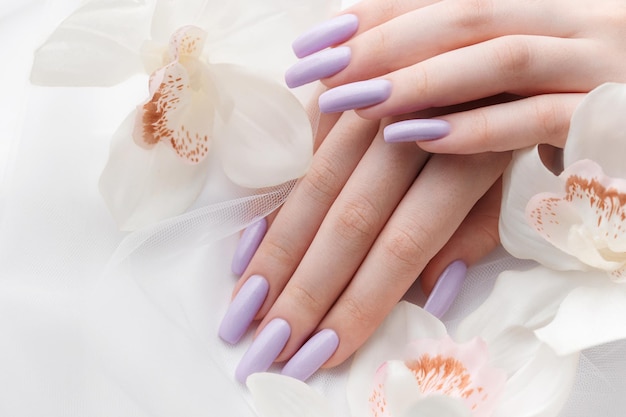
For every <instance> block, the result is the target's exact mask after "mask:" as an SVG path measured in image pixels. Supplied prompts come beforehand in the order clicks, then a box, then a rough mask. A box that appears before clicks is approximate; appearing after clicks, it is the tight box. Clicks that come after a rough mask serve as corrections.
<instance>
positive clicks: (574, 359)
mask: <svg viewBox="0 0 626 417" xmlns="http://www.w3.org/2000/svg"><path fill="white" fill-rule="evenodd" d="M577 367H578V354H573V355H568V356H558V355H557V354H556V353H555V352H554V351H553V350H551V349H550V348H549V347H547V346H546V345H540V346H539V348H538V349H537V350H536V352H535V353H534V355H533V356H532V357H531V358H530V359H529V360H528V361H527V363H526V364H525V365H524V366H522V367H521V368H520V369H519V370H518V371H517V372H516V373H515V374H514V375H512V376H511V377H510V378H509V380H508V381H507V383H506V388H505V392H504V394H503V396H502V397H501V399H500V401H499V406H498V408H497V409H496V411H495V413H494V417H509V416H511V415H515V416H516V417H554V416H557V415H558V414H559V412H560V411H561V409H562V408H563V405H564V404H565V401H567V398H568V397H569V394H570V391H571V388H572V386H573V384H574V380H575V377H576V369H577Z"/></svg>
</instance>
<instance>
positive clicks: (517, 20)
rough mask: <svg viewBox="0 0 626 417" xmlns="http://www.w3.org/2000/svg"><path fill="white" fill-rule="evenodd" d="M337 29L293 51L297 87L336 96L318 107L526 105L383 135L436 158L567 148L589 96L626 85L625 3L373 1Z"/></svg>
mask: <svg viewBox="0 0 626 417" xmlns="http://www.w3.org/2000/svg"><path fill="white" fill-rule="evenodd" d="M333 21H334V22H336V24H335V25H333V24H330V23H328V22H327V23H325V24H323V25H321V26H320V27H318V28H315V29H313V30H311V31H309V32H308V33H306V34H305V35H303V36H302V37H301V38H300V39H298V40H297V41H296V42H295V43H294V49H295V50H296V52H299V55H300V56H304V59H302V60H301V61H300V62H299V63H297V64H296V65H295V66H294V67H293V68H292V69H290V70H289V71H288V73H287V77H286V78H287V80H288V81H290V84H291V85H292V86H295V85H299V84H302V83H304V82H309V81H312V80H314V79H318V78H322V79H323V82H324V84H326V85H327V86H328V87H330V88H331V89H330V90H329V91H328V92H326V93H325V94H324V95H322V97H320V107H321V108H322V111H328V112H334V111H344V110H348V109H358V110H357V113H358V114H359V115H361V116H362V117H365V118H368V119H372V120H377V119H380V118H383V117H388V116H393V115H400V114H406V113H409V112H413V111H417V110H421V109H426V108H431V107H442V106H451V105H456V104H459V103H465V102H468V101H474V100H478V99H482V98H486V97H490V96H494V95H497V94H501V93H510V94H515V95H518V96H519V99H518V100H515V101H512V102H507V103H504V104H498V105H493V106H488V107H482V108H477V109H474V110H471V111H467V112H458V113H453V114H449V115H446V116H444V117H441V118H440V119H438V120H436V121H434V122H433V121H423V120H418V121H414V122H410V123H403V124H401V125H400V126H395V127H392V128H389V129H388V131H387V132H386V134H385V138H386V139H387V140H388V141H391V142H396V141H418V143H419V145H420V147H422V148H423V149H424V150H426V151H429V152H437V153H465V154H469V153H476V152H486V151H490V150H493V151H503V150H511V149H519V148H522V147H525V146H528V145H531V144H534V143H537V142H539V141H544V142H547V143H550V144H552V145H555V146H562V145H563V142H564V141H565V138H566V134H567V129H568V126H569V120H570V118H571V115H572V113H573V111H574V109H575V107H576V106H577V104H578V103H579V102H580V100H581V99H582V96H583V94H584V93H587V92H589V91H590V90H592V89H593V88H595V87H597V86H598V85H600V84H602V83H604V82H608V81H615V82H626V47H625V46H624V41H623V40H624V38H625V37H626V5H624V3H623V2H621V1H619V0H601V1H596V0H574V1H570V0H539V1H532V2H530V3H529V2H519V1H515V0H441V1H433V0H363V1H362V2H360V3H358V4H356V5H355V6H353V7H352V8H351V9H349V10H347V11H345V12H344V14H342V15H341V16H339V17H338V18H335V19H333ZM333 21H331V22H333ZM340 29H342V30H340ZM347 29H350V30H347ZM328 46H333V48H331V49H324V48H326V47H328ZM314 51H319V52H314ZM468 132H473V134H472V135H469V134H467V133H468Z"/></svg>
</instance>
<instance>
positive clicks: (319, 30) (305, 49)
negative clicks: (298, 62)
mask: <svg viewBox="0 0 626 417" xmlns="http://www.w3.org/2000/svg"><path fill="white" fill-rule="evenodd" d="M358 28H359V19H358V18H357V17H356V16H355V15H353V14H344V15H341V16H337V17H335V18H333V19H330V20H327V21H325V22H323V23H320V24H319V25H317V26H315V27H313V28H311V29H310V30H308V31H306V32H305V33H303V34H302V35H300V36H298V38H297V39H296V40H295V41H294V42H293V44H292V48H293V52H294V53H295V54H296V56H297V57H298V58H304V57H305V56H308V55H311V54H312V53H315V52H319V51H321V50H322V49H325V48H328V47H329V46H333V45H336V44H338V43H341V42H344V41H347V40H348V39H350V38H351V37H352V35H354V34H355V33H356V31H357V29H358Z"/></svg>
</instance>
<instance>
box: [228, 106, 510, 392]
mask: <svg viewBox="0 0 626 417" xmlns="http://www.w3.org/2000/svg"><path fill="white" fill-rule="evenodd" d="M333 121H334V120H333ZM321 125H322V129H321V132H320V134H319V135H318V137H325V139H324V140H323V142H321V140H319V139H318V141H317V142H318V143H320V142H321V145H320V146H319V149H317V152H316V154H315V157H314V162H313V165H312V167H311V168H310V171H309V173H308V174H307V175H306V176H305V177H304V178H303V179H301V181H300V182H299V183H298V184H297V186H296V188H295V189H294V191H293V192H292V194H291V195H290V197H289V198H288V200H287V202H286V203H285V205H284V206H283V207H282V209H281V210H280V212H279V214H278V216H277V217H276V218H275V220H274V221H273V223H272V224H271V227H270V228H269V230H268V232H267V234H266V235H265V238H264V239H263V241H262V243H261V244H260V246H259V247H258V250H257V251H256V254H255V255H254V257H253V258H252V260H251V261H250V263H249V265H248V267H247V268H246V269H245V272H243V275H242V278H241V280H240V281H239V283H238V285H237V287H236V289H235V295H234V300H233V304H232V305H233V306H234V307H231V311H239V313H236V314H235V313H231V312H230V311H229V313H228V314H227V316H226V318H225V320H224V321H223V325H222V328H221V330H220V334H221V336H222V337H223V338H224V339H226V340H228V341H230V342H236V341H237V340H238V339H239V337H240V336H241V335H242V334H243V332H245V330H246V328H247V326H248V325H249V323H250V322H251V321H252V319H253V318H255V319H262V321H261V323H260V325H259V327H258V329H257V333H256V336H255V342H253V345H252V346H251V348H250V349H249V350H248V353H246V355H245V356H244V358H243V359H242V362H241V364H240V366H239V368H238V371H237V377H238V379H240V380H242V381H243V380H245V378H246V377H247V375H249V374H250V373H252V372H256V371H261V370H265V369H267V367H269V366H270V364H271V363H272V362H273V361H274V360H276V361H279V362H280V361H285V360H288V359H290V358H292V359H291V361H290V362H289V363H288V364H287V365H286V367H285V372H286V373H288V374H290V375H292V376H297V377H299V378H302V379H305V378H306V377H308V376H309V375H310V374H311V373H312V372H313V371H315V370H316V369H317V368H318V367H319V366H320V365H322V364H324V363H325V366H335V365H337V364H339V363H341V362H343V361H344V360H345V359H347V358H348V357H349V356H350V355H351V354H352V353H353V352H354V351H355V350H356V349H357V348H358V347H359V346H360V345H361V344H362V343H363V342H364V341H365V340H366V339H367V338H368V337H369V335H370V334H371V333H372V332H373V331H374V330H375V329H376V327H377V326H378V325H379V324H380V323H381V322H382V320H383V319H384V317H385V316H386V315H387V314H388V312H389V311H391V309H392V308H393V306H394V305H395V304H396V303H397V302H398V300H399V299H400V298H401V297H402V296H403V295H404V294H405V293H406V291H407V290H408V289H409V287H410V286H411V285H412V284H413V283H414V281H415V280H416V279H417V277H418V276H419V275H420V273H421V272H422V270H424V268H425V267H426V275H423V279H422V285H423V286H424V289H425V291H426V292H427V293H429V292H430V290H431V289H432V287H433V285H434V283H435V281H436V280H437V278H438V277H439V275H441V273H442V271H443V270H444V269H445V268H446V267H447V266H448V265H449V264H451V263H452V262H453V261H454V260H457V259H461V260H463V262H464V263H466V264H470V263H472V262H474V261H476V260H477V259H479V258H480V257H482V256H483V255H484V254H486V253H487V252H489V251H490V250H491V249H492V248H493V247H494V246H495V245H496V244H497V243H498V240H497V217H498V215H497V214H498V208H499V187H498V186H497V185H495V186H494V183H496V182H497V180H498V179H499V177H500V175H501V173H502V172H503V170H504V168H505V166H506V165H507V163H508V160H509V155H508V154H507V153H502V154H497V153H490V154H480V155H467V156H466V155H435V156H432V157H431V156H430V155H429V154H427V153H426V152H424V151H422V150H420V149H419V148H418V147H416V146H415V145H414V144H406V143H405V144H393V145H392V144H387V143H385V142H384V141H383V140H382V130H381V124H380V123H379V122H372V121H367V120H363V119H361V118H359V117H358V116H356V115H355V114H354V113H352V112H348V113H345V114H343V115H342V116H341V118H340V119H339V120H338V121H337V123H336V124H335V125H334V126H333V127H332V129H330V130H328V127H329V126H331V125H332V123H324V121H323V122H322V123H321ZM324 126H326V127H324ZM326 131H328V134H327V135H326ZM483 196H484V197H483ZM481 197H483V198H482V199H481ZM479 200H480V201H479ZM477 201H479V203H477V204H476V202H477ZM468 213H470V214H469V215H468ZM455 231H456V233H455ZM451 237H452V239H451ZM442 248H443V249H442ZM438 253H439V255H438ZM429 261H430V263H429ZM457 265H458V263H457ZM462 272H463V271H461V273H462ZM456 275H458V274H456ZM452 278H454V279H456V280H458V279H459V277H458V276H453V277H452ZM461 278H462V277H461ZM439 297H440V298H442V297H443V298H444V300H443V302H444V303H445V302H447V301H448V300H445V299H446V297H449V294H448V293H447V291H443V292H440V294H439ZM431 298H432V297H431ZM437 303H439V304H440V302H439V301H438V302H436V303H435V304H437ZM431 308H433V309H434V310H437V309H439V308H440V307H439V306H436V305H434V306H433V305H432V303H431ZM242 317H245V319H242ZM322 330H324V331H322ZM312 335H315V336H313V337H312V338H311V336H312ZM307 340H309V343H306V344H305V342H307ZM337 343H338V345H337ZM303 345H304V347H303ZM315 345H318V346H316V347H315ZM311 346H314V347H311ZM296 352H298V353H297V354H296ZM294 354H295V356H294Z"/></svg>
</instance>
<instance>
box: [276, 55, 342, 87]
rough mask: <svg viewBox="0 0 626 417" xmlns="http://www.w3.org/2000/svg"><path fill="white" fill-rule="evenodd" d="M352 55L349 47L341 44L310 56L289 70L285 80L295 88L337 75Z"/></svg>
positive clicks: (289, 85)
mask: <svg viewBox="0 0 626 417" xmlns="http://www.w3.org/2000/svg"><path fill="white" fill-rule="evenodd" d="M351 55H352V53H351V52H350V48H349V47H347V46H340V47H338V48H332V49H326V50H324V51H321V52H318V53H316V54H313V55H311V56H308V57H306V58H304V59H302V60H301V61H299V62H298V63H296V64H295V65H294V66H292V67H291V68H289V69H288V70H287V72H286V73H285V82H286V83H287V86H288V87H289V88H295V87H300V86H301V85H304V84H308V83H310V82H313V81H317V80H320V79H322V78H326V77H330V76H331V75H335V74H337V73H338V72H339V71H341V70H342V69H344V68H345V67H347V66H348V64H349V63H350V57H351Z"/></svg>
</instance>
